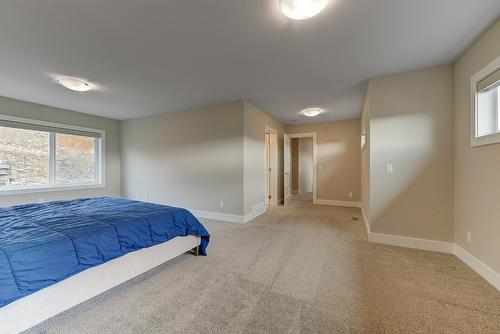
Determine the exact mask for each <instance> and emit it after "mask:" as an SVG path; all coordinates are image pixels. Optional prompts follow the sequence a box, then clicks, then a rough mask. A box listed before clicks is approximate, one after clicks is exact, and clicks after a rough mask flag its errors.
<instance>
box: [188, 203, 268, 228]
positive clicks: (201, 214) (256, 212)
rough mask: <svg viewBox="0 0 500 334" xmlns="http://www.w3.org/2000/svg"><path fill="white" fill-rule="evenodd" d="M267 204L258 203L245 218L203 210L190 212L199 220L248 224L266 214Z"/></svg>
mask: <svg viewBox="0 0 500 334" xmlns="http://www.w3.org/2000/svg"><path fill="white" fill-rule="evenodd" d="M266 209H267V207H266V203H264V202H262V203H258V204H255V205H253V206H252V211H251V212H250V213H247V214H246V215H245V216H240V215H234V214H229V213H220V212H211V211H202V210H189V211H191V213H192V214H193V215H195V217H196V218H199V219H211V220H220V221H223V222H229V223H240V224H243V223H247V222H249V221H251V220H252V219H255V218H256V217H258V216H260V215H262V214H264V213H265V212H266Z"/></svg>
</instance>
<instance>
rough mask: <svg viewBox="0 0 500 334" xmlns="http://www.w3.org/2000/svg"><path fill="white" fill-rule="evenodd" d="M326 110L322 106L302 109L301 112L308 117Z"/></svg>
mask: <svg viewBox="0 0 500 334" xmlns="http://www.w3.org/2000/svg"><path fill="white" fill-rule="evenodd" d="M323 111H324V110H323V109H321V108H307V109H304V110H302V111H301V112H300V113H301V114H302V115H304V116H307V117H316V116H318V115H319V114H321V113H322V112H323Z"/></svg>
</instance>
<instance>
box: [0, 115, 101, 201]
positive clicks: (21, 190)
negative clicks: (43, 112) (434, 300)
mask: <svg viewBox="0 0 500 334" xmlns="http://www.w3.org/2000/svg"><path fill="white" fill-rule="evenodd" d="M0 120H3V121H11V122H19V123H27V124H33V125H40V126H47V127H54V128H61V129H68V130H75V131H82V132H93V133H99V134H100V135H101V140H99V141H97V142H98V145H96V151H95V153H96V159H97V157H99V165H98V168H96V173H98V175H96V180H97V182H95V183H88V184H68V185H56V184H53V185H42V186H31V187H3V188H1V189H0V196H6V195H16V194H29V193H44V192H53V191H74V190H83V189H97V188H104V187H106V177H105V176H106V153H105V148H106V131H104V130H102V129H92V128H84V127H80V126H74V125H67V124H61V123H53V122H46V121H40V120H34V119H29V118H22V117H14V116H7V115H1V114H0ZM51 143H55V141H51ZM53 149H54V148H53V147H52V148H51V151H52V152H54V151H53ZM52 155H53V154H52V153H51V158H53V157H52ZM54 166H55V165H54ZM51 175H53V174H52V173H51ZM51 177H52V176H51Z"/></svg>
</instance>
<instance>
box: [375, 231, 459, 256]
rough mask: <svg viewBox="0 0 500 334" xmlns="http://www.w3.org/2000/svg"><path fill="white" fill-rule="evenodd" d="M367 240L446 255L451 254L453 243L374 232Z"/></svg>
mask: <svg viewBox="0 0 500 334" xmlns="http://www.w3.org/2000/svg"><path fill="white" fill-rule="evenodd" d="M368 240H369V241H370V242H373V243H376V244H384V245H391V246H398V247H406V248H414V249H421V250H428V251H432V252H440V253H447V254H452V253H453V243H451V242H446V241H437V240H429V239H419V238H411V237H403V236H400V235H393V234H383V233H374V232H370V233H369V234H368Z"/></svg>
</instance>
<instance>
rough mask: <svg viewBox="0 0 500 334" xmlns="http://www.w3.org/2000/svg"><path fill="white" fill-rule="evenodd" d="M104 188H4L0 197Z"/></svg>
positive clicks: (91, 185) (80, 186) (87, 185)
mask: <svg viewBox="0 0 500 334" xmlns="http://www.w3.org/2000/svg"><path fill="white" fill-rule="evenodd" d="M105 186H106V185H105V184H82V185H57V186H50V185H44V186H39V187H30V188H20V187H19V188H17V187H16V188H14V187H12V188H7V187H5V188H3V189H0V196H7V195H19V194H39V193H46V192H54V191H73V190H85V189H99V188H104V187H105Z"/></svg>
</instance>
